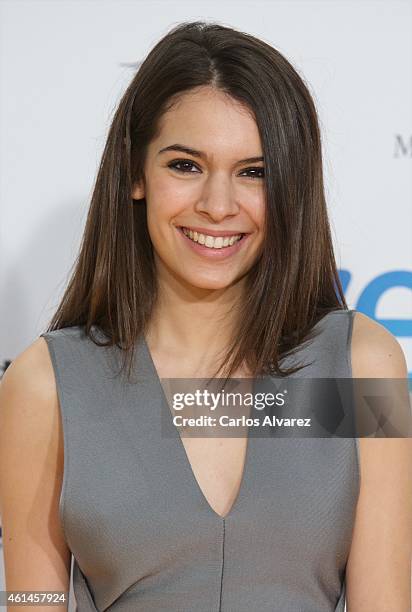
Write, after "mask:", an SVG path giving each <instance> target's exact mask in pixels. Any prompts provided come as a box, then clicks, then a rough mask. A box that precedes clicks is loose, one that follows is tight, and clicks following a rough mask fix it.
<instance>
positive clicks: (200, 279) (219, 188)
mask: <svg viewBox="0 0 412 612" xmlns="http://www.w3.org/2000/svg"><path fill="white" fill-rule="evenodd" d="M262 155H263V153H262V148H261V142H260V136H259V133H258V129H257V125H256V122H255V120H254V118H253V117H252V116H251V114H249V113H248V112H247V110H246V109H245V107H243V106H241V105H240V104H239V103H238V102H237V101H235V100H233V99H232V98H228V97H227V96H226V95H225V94H223V93H222V92H221V91H218V90H216V89H213V88H211V87H209V86H208V87H202V88H198V89H197V90H193V91H191V92H188V93H186V94H183V95H182V96H181V97H180V98H179V101H178V103H177V104H176V105H175V106H174V107H173V109H172V110H170V111H169V112H167V113H166V114H165V115H163V117H162V120H161V126H160V132H159V135H158V137H157V138H156V139H155V140H153V141H152V142H151V143H150V146H149V147H148V152H147V158H146V163H145V168H144V173H145V185H142V184H140V185H136V186H135V187H134V189H133V192H132V196H133V197H134V198H136V199H139V198H143V197H145V198H146V203H147V222H148V229H149V233H150V238H151V240H152V243H153V248H154V253H155V261H156V268H157V272H158V274H159V276H160V278H162V276H163V275H164V273H165V272H167V273H168V274H172V275H173V276H175V277H176V278H178V279H179V280H180V281H183V282H184V283H187V284H189V285H191V286H193V287H197V288H199V289H200V288H202V289H224V288H226V287H229V286H230V285H232V284H234V283H236V281H238V280H239V279H240V278H242V277H243V276H245V275H246V274H247V272H248V271H249V270H250V268H251V267H252V266H253V264H254V263H255V261H256V259H257V257H258V255H259V253H260V247H261V245H262V239H263V222H264V211H265V198H264V164H263V160H262ZM256 158H257V159H256ZM182 227H183V228H186V230H182ZM188 230H189V231H190V232H191V233H190V235H189V236H187V235H185V233H184V231H185V232H186V233H187V232H188ZM240 235H243V237H242V238H241V240H239V241H238V238H239V236H240ZM232 243H233V244H232Z"/></svg>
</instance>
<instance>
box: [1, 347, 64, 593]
mask: <svg viewBox="0 0 412 612" xmlns="http://www.w3.org/2000/svg"><path fill="white" fill-rule="evenodd" d="M63 465H64V456H63V436H62V428H61V423H60V419H59V404H58V396H57V389H56V383H55V378H54V371H53V366H52V362H51V359H50V356H49V350H48V346H47V343H46V341H45V340H44V338H42V337H40V338H38V339H36V340H35V341H34V342H32V343H31V344H30V345H29V346H28V347H27V348H26V349H25V350H23V351H22V352H21V353H20V354H19V355H18V356H17V357H16V358H15V359H14V360H13V361H12V363H11V364H10V366H9V367H8V368H7V370H6V371H5V373H4V375H3V378H2V380H1V382H0V514H1V517H2V527H3V544H4V561H5V577H6V585H7V588H8V589H10V590H14V589H22V590H24V589H25V588H28V586H29V585H30V588H31V589H35V588H36V587H38V589H39V590H41V589H45V588H51V589H54V588H56V590H67V585H68V572H69V567H70V555H69V549H68V547H67V545H66V542H65V539H64V534H63V530H62V525H61V521H60V515H59V495H60V490H61V484H62V476H63ZM33 585H35V586H33Z"/></svg>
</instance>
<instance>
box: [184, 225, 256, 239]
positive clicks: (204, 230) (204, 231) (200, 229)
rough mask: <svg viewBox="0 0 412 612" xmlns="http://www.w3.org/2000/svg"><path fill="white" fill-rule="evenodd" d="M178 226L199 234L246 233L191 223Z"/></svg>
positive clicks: (235, 234) (232, 234)
mask: <svg viewBox="0 0 412 612" xmlns="http://www.w3.org/2000/svg"><path fill="white" fill-rule="evenodd" d="M179 227H181V228H182V227H185V228H186V229H188V230H192V231H193V232H198V233H199V234H206V235H207V236H239V235H240V234H246V233H247V232H237V231H233V232H232V231H230V230H212V229H207V228H205V227H194V226H193V225H179Z"/></svg>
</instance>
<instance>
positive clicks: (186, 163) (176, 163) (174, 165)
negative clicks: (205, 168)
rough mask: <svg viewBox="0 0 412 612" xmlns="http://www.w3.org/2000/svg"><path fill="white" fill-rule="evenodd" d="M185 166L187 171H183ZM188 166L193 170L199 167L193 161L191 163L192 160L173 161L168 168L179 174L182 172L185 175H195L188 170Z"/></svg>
mask: <svg viewBox="0 0 412 612" xmlns="http://www.w3.org/2000/svg"><path fill="white" fill-rule="evenodd" d="M179 165H180V166H181V167H180V168H179ZM183 166H184V167H185V168H186V169H183ZM188 166H189V167H190V166H192V167H193V168H197V166H196V165H195V164H194V163H193V162H192V161H190V159H175V160H174V161H172V162H170V163H169V164H167V167H168V168H172V169H173V170H176V171H177V172H181V173H183V174H189V173H192V174H193V171H192V170H188V169H187V167H188Z"/></svg>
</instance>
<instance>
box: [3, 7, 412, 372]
mask: <svg viewBox="0 0 412 612" xmlns="http://www.w3.org/2000/svg"><path fill="white" fill-rule="evenodd" d="M192 19H207V20H216V21H219V22H220V23H223V24H226V25H230V26H233V27H236V28H239V29H242V30H244V31H247V32H249V33H251V34H255V35H257V36H258V37H261V38H263V39H264V40H266V41H267V42H269V43H271V44H272V45H274V46H275V47H276V48H277V49H279V50H280V51H281V52H282V53H283V54H284V55H286V57H287V58H288V59H289V60H291V61H292V63H293V64H294V65H295V67H297V68H298V70H299V71H300V72H301V74H302V75H303V76H304V78H305V80H306V81H307V82H308V83H309V85H310V89H311V92H312V94H313V96H314V98H315V102H316V105H317V108H318V112H319V116H320V122H321V128H322V131H323V142H324V162H325V178H326V186H327V197H328V203H329V210H330V217H331V222H332V230H333V235H334V241H335V249H336V254H337V260H338V265H339V268H340V270H341V274H342V279H343V281H344V283H345V287H346V297H347V300H348V303H349V306H350V307H351V308H357V309H358V310H361V311H363V312H365V313H366V314H368V315H369V316H372V317H374V318H376V319H377V320H379V321H380V322H382V323H383V324H384V325H386V326H387V327H388V329H390V331H392V333H394V334H395V335H396V336H397V337H398V339H399V342H400V343H401V345H402V347H403V349H404V351H405V354H406V357H407V362H408V369H409V371H410V376H411V378H412V338H411V336H412V240H411V233H412V232H411V230H412V169H411V166H412V1H410V0H381V1H379V0H352V1H351V0H329V1H328V0H325V1H321V0H301V1H299V0H288V1H280V0H279V1H277V0H267V1H264V0H218V1H213V0H207V2H206V1H203V0H197V1H196V2H193V0H191V1H183V0H180V1H178V0H176V1H173V2H172V1H167V0H164V1H159V0H157V1H156V0H140V1H134V2H133V1H122V0H110V1H109V0H106V1H104V0H100V1H99V0H95V1H87V0H80V1H75V0H73V1H63V0H62V1H54V2H52V1H35V0H31V1H30V0H28V1H19V0H13V1H7V0H3V1H0V134H1V140H0V205H1V217H0V291H1V299H0V320H1V327H0V363H4V362H5V361H6V360H11V359H13V358H14V357H15V356H17V354H18V353H19V352H21V351H22V350H23V349H24V348H26V347H27V345H28V344H29V343H30V342H32V341H33V340H34V339H35V338H36V337H37V336H38V335H39V333H40V332H41V331H43V330H44V329H45V326H46V323H47V322H48V320H49V319H50V317H51V315H52V313H53V311H54V309H55V307H56V306H57V304H58V301H59V297H60V296H61V294H62V292H63V288H64V286H65V282H66V280H67V278H68V274H69V270H70V268H71V266H72V264H73V262H74V258H75V256H76V253H77V249H78V246H79V242H80V237H81V232H82V228H83V224H84V221H85V217H86V211H87V207H88V203H89V198H90V194H91V188H92V184H93V180H94V178H95V173H96V169H97V165H98V161H99V157H100V154H101V151H102V148H103V144H104V140H105V136H106V133H107V128H108V125H109V122H110V118H111V116H112V113H113V110H114V108H115V106H116V104H117V102H118V100H119V99H120V96H121V94H122V92H123V90H124V88H125V86H126V84H127V83H128V82H129V81H130V79H131V78H132V75H133V71H134V68H133V65H134V64H136V63H137V62H139V61H141V60H142V59H143V58H144V56H145V55H146V53H147V52H148V51H149V50H150V48H151V47H152V46H153V44H154V43H155V42H157V40H158V39H159V38H160V37H161V36H163V35H164V34H165V33H166V32H167V30H168V29H169V28H170V27H171V26H173V25H175V24H176V23H177V22H180V21H186V20H192Z"/></svg>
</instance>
